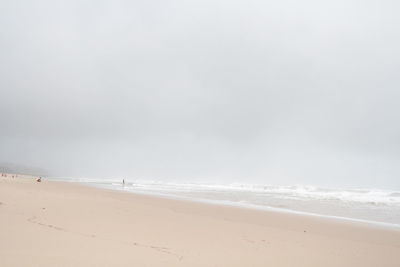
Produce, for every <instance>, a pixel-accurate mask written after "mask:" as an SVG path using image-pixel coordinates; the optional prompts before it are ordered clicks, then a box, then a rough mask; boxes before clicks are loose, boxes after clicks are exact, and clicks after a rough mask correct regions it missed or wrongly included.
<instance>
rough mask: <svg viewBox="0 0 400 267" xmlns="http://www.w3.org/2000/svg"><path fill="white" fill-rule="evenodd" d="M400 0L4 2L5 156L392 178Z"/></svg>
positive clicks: (18, 160)
mask: <svg viewBox="0 0 400 267" xmlns="http://www.w3.org/2000/svg"><path fill="white" fill-rule="evenodd" d="M399 8H400V4H399V2H398V1H391V0H381V1H372V0H371V1H365V0H364V1H361V0H346V1H344V0H338V1H317V0H305V1H289V0H283V1H269V0H267V1H255V0H250V1H232V0H230V1H228V0H213V1H208V0H204V1H183V0H172V1H120V0H113V1H94V0H86V1H75V0H73V1H50V0H48V1H18V0H17V1H5V2H3V3H2V8H1V9H0V59H1V60H0V99H1V100H0V162H6V163H10V164H11V163H12V164H21V165H26V166H34V167H37V168H44V169H46V170H48V172H49V173H51V174H52V175H53V176H75V177H81V176H89V177H129V178H132V179H134V178H142V179H152V180H157V179H161V180H173V181H184V182H201V181H203V182H215V183H220V182H223V183H226V182H243V183H265V184H315V185H322V186H357V187H380V188H396V189H399V188H400V138H399V137H400V124H399V121H400V106H399V99H400V79H399V77H400V76H399V71H400V50H399V47H400V16H398V10H400V9H399Z"/></svg>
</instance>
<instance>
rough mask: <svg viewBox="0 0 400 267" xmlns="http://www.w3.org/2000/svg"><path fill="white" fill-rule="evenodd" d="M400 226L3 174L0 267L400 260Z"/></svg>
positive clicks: (322, 263)
mask: <svg viewBox="0 0 400 267" xmlns="http://www.w3.org/2000/svg"><path fill="white" fill-rule="evenodd" d="M399 251H400V229H399V228H390V227H383V226H377V225H369V224H364V223H356V222H348V221H342V220H335V219H327V218H320V217H315V216H306V215H299V214H290V213H281V212H274V211H263V210H254V209H246V208H241V207H231V206H223V205H212V204H205V203H199V202H190V201H183V200H176V199H169V198H162V197H156V196H147V195H138V194H133V193H128V192H118V191H113V190H106V189H99V188H93V187H88V186H83V185H80V184H76V183H66V182H54V181H48V180H46V179H43V180H42V182H41V183H38V182H36V181H35V179H34V178H10V177H1V179H0V266H210V267H211V266H352V267H354V266H363V267H365V266H374V267H375V266H393V267H395V266H396V267H398V266H400V253H399Z"/></svg>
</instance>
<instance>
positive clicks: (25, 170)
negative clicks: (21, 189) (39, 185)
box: [0, 162, 49, 176]
mask: <svg viewBox="0 0 400 267" xmlns="http://www.w3.org/2000/svg"><path fill="white" fill-rule="evenodd" d="M0 172H4V173H16V174H27V175H34V176H49V173H48V172H47V171H46V170H44V169H42V168H37V167H31V166H25V165H20V164H15V163H5V162H0Z"/></svg>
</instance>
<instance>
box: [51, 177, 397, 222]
mask: <svg viewBox="0 0 400 267" xmlns="http://www.w3.org/2000/svg"><path fill="white" fill-rule="evenodd" d="M47 180H48V181H52V182H67V183H72V184H77V185H84V186H88V187H92V188H98V189H104V190H111V191H115V192H125V193H129V194H137V195H143V196H150V197H157V198H161V199H174V200H178V201H187V202H194V203H204V204H208V205H219V206H228V207H237V208H243V209H251V210H259V211H265V212H276V213H278V214H281V213H282V214H295V215H299V216H310V217H316V218H321V219H328V220H337V221H345V222H348V223H356V224H362V225H363V224H365V225H370V226H371V227H383V228H389V229H394V230H400V224H397V223H390V222H383V221H374V220H367V219H359V218H352V217H344V216H336V215H327V214H320V213H314V212H307V211H299V210H294V209H288V208H278V207H272V206H263V205H257V204H252V203H242V202H234V201H225V200H214V199H206V198H196V197H190V196H179V195H174V194H172V193H165V194H163V193H157V192H152V191H147V192H144V191H134V190H126V189H117V188H113V187H111V186H108V185H107V186H103V185H101V184H97V183H95V182H80V181H73V180H72V181H67V180H57V179H54V180H53V179H52V178H48V179H47ZM121 186H122V185H121Z"/></svg>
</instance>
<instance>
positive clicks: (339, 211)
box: [52, 178, 400, 227]
mask: <svg viewBox="0 0 400 267" xmlns="http://www.w3.org/2000/svg"><path fill="white" fill-rule="evenodd" d="M52 179H53V180H61V181H70V182H80V183H83V184H87V185H91V186H96V187H101V188H108V189H114V190H123V191H127V192H132V193H142V194H152V195H159V196H166V197H173V198H183V199H188V200H195V201H204V202H209V203H217V204H228V205H235V206H242V207H249V208H258V209H267V210H278V211H282V212H295V213H304V214H310V215H317V216H326V217H335V218H342V219H347V220H355V221H363V222H367V223H376V224H382V225H388V226H394V227H400V191H395V190H383V189H371V188H352V189H349V188H347V189H346V188H324V187H317V186H305V185H291V186H278V185H263V184H242V183H231V184H202V183H171V182H160V181H149V180H133V179H132V180H130V179H126V180H125V184H123V183H122V180H120V179H118V180H116V179H91V178H52Z"/></svg>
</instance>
